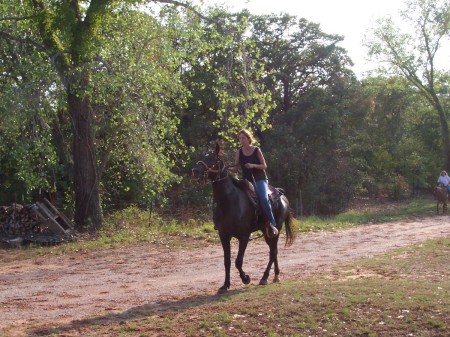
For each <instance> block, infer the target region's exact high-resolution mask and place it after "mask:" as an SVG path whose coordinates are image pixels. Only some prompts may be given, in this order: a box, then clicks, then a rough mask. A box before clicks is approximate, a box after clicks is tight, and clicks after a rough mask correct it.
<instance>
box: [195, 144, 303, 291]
mask: <svg viewBox="0 0 450 337" xmlns="http://www.w3.org/2000/svg"><path fill="white" fill-rule="evenodd" d="M192 175H193V176H194V177H195V178H196V179H197V180H198V181H205V182H206V181H208V180H209V181H210V182H211V184H212V189H213V195H214V201H215V203H216V206H215V209H214V212H213V221H214V224H215V227H216V228H217V230H218V231H219V237H220V242H221V244H222V248H223V253H224V265H225V282H224V284H223V286H222V287H220V288H219V291H218V292H219V293H224V292H226V291H227V290H228V289H229V288H230V268H231V238H233V237H234V238H236V239H237V240H238V241H239V250H238V254H237V257H236V261H235V266H236V268H237V269H238V271H239V275H240V277H241V280H242V282H243V283H244V284H249V283H250V277H249V276H248V275H247V274H246V273H245V272H244V270H243V269H242V265H243V262H244V254H245V249H246V248H247V244H248V242H249V239H250V234H251V233H252V232H255V231H257V230H262V232H263V233H264V239H265V240H266V243H267V244H268V245H269V262H268V264H267V267H266V270H265V271H264V274H263V276H262V278H261V280H260V281H259V284H260V285H265V284H267V283H268V281H267V280H268V278H269V273H270V269H271V268H272V264H273V265H274V268H275V277H274V280H273V282H279V275H280V268H279V266H278V238H279V236H276V237H274V238H269V237H268V236H267V234H266V231H265V230H264V222H265V221H263V220H262V219H261V217H258V215H257V212H256V211H255V206H254V205H253V204H252V202H251V201H250V199H249V197H248V195H247V193H246V192H245V191H244V190H243V188H242V187H241V186H240V184H238V183H237V181H236V179H235V178H233V177H231V176H230V175H229V174H228V172H227V169H226V167H225V165H224V163H223V160H222V156H221V150H220V146H219V145H217V146H216V149H215V151H211V152H208V153H206V154H205V156H204V157H203V158H202V160H200V161H199V162H197V164H196V165H195V167H194V168H193V169H192ZM272 210H273V214H274V217H275V220H276V224H277V226H276V227H277V229H278V230H279V231H281V228H282V226H283V223H285V225H286V242H285V245H286V246H289V245H291V244H292V243H293V242H294V239H295V234H294V232H293V230H292V224H291V222H292V215H291V211H290V208H289V201H288V199H287V198H286V196H285V195H280V196H279V198H277V200H276V201H274V202H273V206H272Z"/></svg>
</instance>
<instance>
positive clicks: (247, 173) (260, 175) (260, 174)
mask: <svg viewBox="0 0 450 337" xmlns="http://www.w3.org/2000/svg"><path fill="white" fill-rule="evenodd" d="M258 151H260V149H259V147H257V146H255V149H254V150H253V153H252V154H251V155H250V156H246V155H245V154H244V151H242V148H240V149H239V164H240V165H241V168H242V176H243V178H244V179H247V180H248V181H251V182H255V181H258V180H263V179H265V180H267V175H266V171H265V170H260V169H256V168H251V169H248V168H246V167H245V166H244V165H245V164H247V163H250V164H261V163H260V161H259V158H258Z"/></svg>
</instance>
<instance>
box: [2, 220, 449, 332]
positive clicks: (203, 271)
mask: <svg viewBox="0 0 450 337" xmlns="http://www.w3.org/2000/svg"><path fill="white" fill-rule="evenodd" d="M449 235H450V224H449V217H448V216H438V217H431V218H424V219H420V220H415V221H404V222H393V223H386V224H376V225H365V226H359V227H357V228H352V229H347V230H339V231H336V232H320V233H308V234H301V235H300V236H298V237H297V240H296V242H295V243H294V245H293V246H291V247H289V248H284V247H283V245H280V249H279V261H280V268H281V273H282V275H281V276H282V279H292V278H300V277H304V276H305V275H308V274H312V273H315V272H317V271H323V270H324V269H327V268H329V267H330V266H332V265H333V264H336V263H338V262H342V261H348V260H352V259H359V258H366V257H371V256H374V255H377V254H380V253H383V252H386V251H389V250H391V249H395V248H398V247H403V246H407V245H411V244H413V243H416V242H419V241H423V240H426V239H429V238H436V237H444V236H449ZM233 242H234V246H233V259H234V257H235V255H236V251H237V247H236V241H235V240H233ZM281 242H283V243H284V237H282V238H281ZM267 254H268V250H267V246H266V244H265V243H264V241H263V240H255V241H252V242H250V244H249V246H248V248H247V252H246V257H245V260H244V270H245V271H246V272H247V273H248V274H249V275H250V276H251V277H252V284H257V283H258V282H259V278H260V277H261V276H262V273H263V270H264V268H265V266H266V263H267ZM223 279H224V274H223V258H222V249H221V247H220V245H215V246H210V247H205V248H202V249H190V250H179V249H172V250H169V249H156V248H154V247H153V246H151V245H138V246H133V247H128V248H124V249H114V250H107V251H102V252H90V253H79V254H76V253H73V254H67V255H64V256H50V257H45V258H36V259H29V260H25V261H20V262H8V263H5V262H0V317H1V320H0V335H2V331H3V333H6V334H7V335H8V336H9V335H10V334H11V335H12V334H13V333H12V332H13V331H14V332H15V333H14V335H19V334H20V331H22V332H23V330H24V329H25V327H27V326H30V325H33V324H36V325H40V324H42V323H55V324H63V323H64V324H67V323H70V322H73V321H74V320H80V319H88V318H90V317H94V316H111V315H118V314H120V313H126V312H127V311H130V310H138V308H139V307H140V306H153V307H154V308H155V310H158V307H161V308H162V307H163V306H168V305H169V306H170V304H171V303H172V304H173V303H176V302H177V301H180V300H183V299H186V298H188V297H189V296H193V295H214V294H215V293H216V291H217V289H218V287H219V286H221V285H222V283H223ZM231 281H232V285H231V288H232V289H239V288H242V287H244V286H243V285H242V283H241V282H240V279H239V276H238V273H237V271H236V269H235V268H233V273H232V280H231Z"/></svg>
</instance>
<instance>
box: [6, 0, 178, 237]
mask: <svg viewBox="0 0 450 337" xmlns="http://www.w3.org/2000/svg"><path fill="white" fill-rule="evenodd" d="M139 2H140V1H121V2H117V1H109V0H92V1H90V2H86V1H81V0H80V1H78V0H76V1H58V2H54V1H47V0H30V1H25V2H24V3H23V4H22V3H20V4H19V3H18V2H17V3H15V4H10V5H9V7H7V9H8V12H7V13H8V14H11V15H10V16H8V17H4V18H3V19H2V21H1V22H2V26H1V29H0V36H1V38H2V40H3V41H14V42H15V43H18V44H20V45H23V46H27V47H28V48H32V49H34V50H35V53H36V55H38V56H39V57H40V62H42V63H44V64H46V65H49V66H51V68H52V69H53V70H54V72H55V73H56V74H58V77H59V79H58V81H55V82H53V88H52V89H53V90H49V91H48V92H47V93H42V92H41V93H40V94H41V95H45V94H52V93H54V92H56V91H57V92H58V95H57V96H58V99H56V100H54V101H53V102H52V104H53V105H54V108H55V107H56V108H57V109H60V111H61V112H62V113H63V114H64V113H67V115H68V116H69V118H70V119H69V120H70V123H69V124H68V125H61V127H62V129H63V128H64V127H67V126H69V127H70V129H71V130H72V132H71V134H69V137H68V138H69V139H71V140H72V147H71V149H70V155H71V157H72V165H73V190H74V199H75V216H74V218H75V222H76V224H77V228H78V229H83V228H87V227H90V228H93V229H94V228H98V226H99V225H100V224H101V221H102V211H101V207H100V191H99V188H100V186H101V178H102V173H103V172H104V170H105V169H106V164H107V161H108V160H109V159H110V158H111V156H110V154H111V151H113V150H116V153H117V149H122V150H123V149H124V147H123V146H118V147H117V140H119V139H121V140H122V144H124V143H125V142H126V141H129V140H131V139H132V140H134V141H133V142H130V143H132V144H137V142H138V139H140V140H142V137H144V136H145V137H146V142H145V144H146V145H145V146H142V147H140V148H139V151H138V152H139V154H140V153H142V152H141V151H143V150H144V148H145V147H146V146H148V147H147V149H146V150H147V151H148V152H151V151H152V150H155V149H156V150H155V151H158V154H161V153H164V151H163V150H161V143H164V144H166V146H164V150H167V149H168V148H169V147H170V145H168V144H169V143H170V142H171V141H172V140H173V139H171V138H173V137H171V136H167V135H169V134H170V135H174V132H173V127H172V126H171V125H172V124H173V122H172V121H173V119H172V117H171V116H170V114H168V113H167V111H168V109H166V108H164V105H165V103H164V102H166V103H167V101H169V100H172V97H169V96H167V97H165V96H163V95H162V96H160V97H164V98H163V99H155V98H154V97H151V96H149V95H148V92H147V94H146V95H145V96H144V95H143V91H145V90H148V89H149V88H148V87H145V85H144V86H141V87H139V88H137V86H133V84H134V83H133V81H131V80H130V79H131V77H128V78H125V77H126V76H122V77H119V76H116V78H115V80H116V81H114V82H108V80H105V76H104V75H105V74H106V73H108V72H109V74H115V75H117V74H120V72H121V71H122V69H120V67H119V66H120V65H123V64H127V65H129V67H128V69H127V75H130V74H132V72H131V73H130V71H134V75H141V78H140V80H142V81H143V80H144V76H146V75H149V72H147V71H143V70H142V69H141V71H140V72H139V65H142V62H141V63H140V64H139V61H142V59H144V60H145V61H146V62H147V64H146V66H147V69H149V68H151V66H152V65H157V66H158V67H159V66H160V65H161V64H164V67H166V69H168V71H169V72H170V71H172V72H171V73H170V75H167V72H166V75H164V76H165V78H169V77H172V79H173V71H174V70H175V68H176V66H177V65H176V64H174V63H169V64H167V61H170V57H167V53H161V52H160V50H157V51H156V52H154V53H153V56H151V57H150V58H148V59H146V58H145V57H142V58H141V59H138V56H139V55H140V56H148V54H147V55H144V54H145V51H144V46H146V44H145V42H148V40H147V41H144V40H141V41H140V42H142V43H143V44H139V42H138V41H136V40H138V37H137V38H136V40H135V41H133V42H131V43H129V44H126V43H124V44H122V46H123V47H124V49H123V50H122V55H121V56H122V61H125V60H130V59H131V60H132V61H133V62H125V63H122V64H120V63H118V61H119V60H118V59H117V58H116V59H113V58H114V57H119V55H118V54H117V53H116V54H115V52H116V51H115V50H113V48H108V44H107V40H106V39H105V36H107V37H116V38H117V39H116V42H117V41H121V40H120V37H119V35H120V34H122V33H123V31H120V32H119V31H118V30H117V28H116V27H114V24H115V22H120V21H121V19H122V18H121V15H122V14H124V13H131V12H132V11H133V4H138V3H139ZM151 2H153V1H151ZM161 2H164V3H171V1H161ZM174 3H176V4H178V2H174ZM4 6H5V7H4V8H6V5H4ZM143 17H148V15H143V16H141V17H140V19H142V18H143ZM135 18H138V15H136V16H135ZM133 19H134V18H133ZM124 20H126V19H125V18H124V19H123V20H122V22H123V21H124ZM130 22H133V20H132V19H129V20H128V23H130ZM139 22H142V23H143V24H144V25H145V27H149V28H150V29H153V28H154V26H150V25H149V24H148V23H149V22H148V21H145V20H141V21H139ZM16 23H20V24H21V27H17V24H16ZM14 27H15V29H13V28H14ZM134 27H135V28H136V25H135V26H134ZM122 28H125V25H123V27H122ZM135 33H138V32H137V31H136V32H135ZM136 36H139V37H142V36H141V35H139V34H136ZM157 40H158V43H159V44H157V45H159V46H160V48H161V49H162V50H169V51H170V48H168V49H167V48H166V47H167V46H164V45H163V43H161V38H159V39H155V41H157ZM167 42H170V40H167ZM133 43H134V49H128V48H133V45H132V44H133ZM109 47H111V44H110V45H109ZM169 47H170V46H169ZM153 50H154V49H153ZM139 52H141V54H139ZM108 53H109V54H108ZM108 55H109V56H111V57H108ZM166 57H167V58H166ZM152 61H153V63H152ZM108 62H110V63H108ZM114 62H115V63H114ZM131 63H132V64H131ZM158 67H157V68H158ZM159 69H162V68H159ZM142 74H144V75H142ZM152 75H153V76H157V75H155V73H152V74H151V75H149V76H152ZM102 80H103V82H102ZM145 80H148V78H145ZM136 82H138V81H136ZM102 83H103V85H102ZM106 83H108V84H106ZM140 83H142V82H140ZM151 83H155V81H154V82H151ZM165 83H169V81H168V80H167V81H165ZM175 83H176V82H175ZM169 86H170V87H171V88H173V87H176V86H173V83H171V84H170V85H169ZM169 86H168V87H169ZM101 88H102V89H108V90H105V91H103V92H101V91H100V90H99V89H101ZM152 89H153V88H152ZM166 89H167V88H166ZM96 90H98V91H96ZM159 90H161V94H162V91H163V90H164V89H163V88H162V86H161V87H159ZM169 92H173V90H169ZM99 93H100V96H99V95H98V94H99ZM105 93H106V94H105ZM53 97H54V98H55V96H53ZM124 97H126V98H124ZM121 98H122V99H121ZM152 98H153V99H152ZM158 102H159V103H158ZM114 104H118V105H119V106H117V105H116V106H115V105H114ZM152 104H153V106H152ZM153 108H154V109H155V110H153ZM131 109H136V110H137V111H138V112H140V113H141V116H140V117H141V119H139V120H138V122H137V123H136V119H135V120H134V123H133V122H131V118H132V117H130V116H131V115H129V114H127V113H126V112H127V111H128V112H129V111H131ZM145 109H147V111H149V110H152V112H154V111H156V112H158V111H162V113H161V114H158V113H155V114H151V113H148V114H147V117H148V118H147V119H146V120H145V118H144V117H145V116H143V114H142V112H143V111H144V110H145ZM158 109H161V110H158ZM119 110H120V112H119ZM108 113H109V115H108ZM121 113H122V114H121ZM120 114H121V115H120ZM108 116H109V117H111V119H108V118H107V117H108ZM159 116H161V117H162V118H161V119H160V120H158V123H157V124H154V125H151V123H152V122H154V121H155V118H156V119H157V118H158V117H159ZM143 120H145V121H146V122H148V123H147V124H146V126H150V127H148V128H144V129H145V130H147V133H146V134H145V132H143V130H142V128H141V129H140V130H139V131H140V132H138V133H136V134H138V135H141V138H139V137H135V138H131V137H128V139H125V140H124V134H125V133H127V132H129V131H130V126H133V125H134V126H136V125H137V124H138V123H139V121H140V122H142V121H143ZM66 121H67V120H66ZM102 121H103V122H104V121H108V122H107V123H103V126H104V127H103V128H101V127H100V126H101V124H99V123H101V122H102ZM109 122H111V123H109ZM142 123H143V122H142ZM106 124H109V127H110V128H114V127H115V128H114V130H113V131H112V132H113V133H109V134H108V135H103V136H102V132H104V131H105V130H107V128H108V125H106ZM125 124H127V126H128V129H127V131H125V129H124V128H123V125H125ZM105 125H106V127H105ZM162 130H164V131H162ZM111 135H113V136H114V137H109V136H111ZM132 135H134V134H132ZM134 150H136V149H134ZM124 152H125V151H124ZM168 152H169V153H171V152H170V151H168ZM128 153H129V152H128ZM167 157H168V156H166V159H167ZM136 158H138V155H137V154H135V156H134V159H136ZM145 158H148V157H145ZM152 159H153V161H151V160H145V162H146V163H144V164H145V165H140V167H139V169H140V170H141V171H143V170H145V168H151V169H152V170H159V171H161V170H160V168H161V165H158V164H160V163H161V162H162V161H163V160H164V159H163V158H161V157H159V158H158V157H157V156H153V157H152ZM130 162H133V160H130ZM166 164H168V165H169V166H170V164H172V165H173V161H172V160H167V162H166ZM147 174H149V173H147Z"/></svg>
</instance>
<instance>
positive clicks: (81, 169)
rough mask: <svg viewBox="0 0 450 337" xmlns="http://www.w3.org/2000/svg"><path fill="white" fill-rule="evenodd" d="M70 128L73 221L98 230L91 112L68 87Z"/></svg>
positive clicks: (85, 101)
mask: <svg viewBox="0 0 450 337" xmlns="http://www.w3.org/2000/svg"><path fill="white" fill-rule="evenodd" d="M68 103H69V112H70V115H71V117H72V124H73V125H72V127H73V161H74V177H73V178H74V192H75V219H74V220H75V224H76V229H77V230H87V229H89V230H92V229H98V228H99V227H100V225H101V222H102V214H101V209H100V198H99V181H98V176H97V153H96V148H95V144H94V130H93V125H94V124H93V121H92V111H91V106H90V104H89V100H88V98H87V97H85V96H83V95H82V94H80V93H79V92H76V93H73V92H71V90H70V86H69V89H68Z"/></svg>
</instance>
